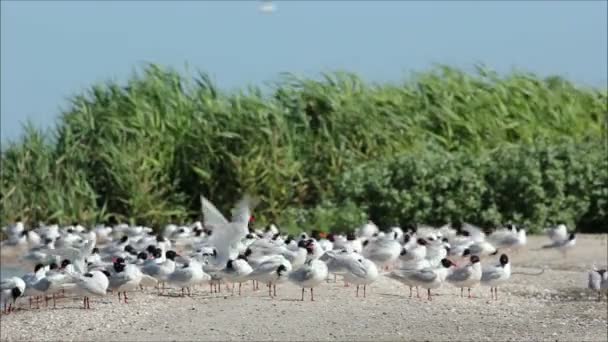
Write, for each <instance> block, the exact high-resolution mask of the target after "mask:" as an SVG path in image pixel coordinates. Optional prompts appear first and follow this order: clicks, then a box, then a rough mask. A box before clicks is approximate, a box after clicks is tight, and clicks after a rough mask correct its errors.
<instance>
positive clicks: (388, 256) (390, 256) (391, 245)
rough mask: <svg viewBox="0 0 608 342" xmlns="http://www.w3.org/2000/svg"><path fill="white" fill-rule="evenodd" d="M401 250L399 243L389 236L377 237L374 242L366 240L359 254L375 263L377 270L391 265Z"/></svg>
mask: <svg viewBox="0 0 608 342" xmlns="http://www.w3.org/2000/svg"><path fill="white" fill-rule="evenodd" d="M401 249H402V248H401V244H400V243H399V241H397V240H395V239H394V238H393V235H392V234H389V236H383V237H379V238H377V239H375V240H371V241H370V240H367V241H366V243H364V246H363V251H362V252H361V254H362V255H363V256H364V257H365V258H367V259H369V260H371V261H373V262H374V263H376V265H377V266H378V267H379V268H384V267H389V266H392V265H393V263H394V262H395V260H397V258H398V257H399V253H401Z"/></svg>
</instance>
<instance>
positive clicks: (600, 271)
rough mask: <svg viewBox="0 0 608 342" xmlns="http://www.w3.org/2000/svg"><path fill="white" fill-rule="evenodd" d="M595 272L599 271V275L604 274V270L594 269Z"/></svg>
mask: <svg viewBox="0 0 608 342" xmlns="http://www.w3.org/2000/svg"><path fill="white" fill-rule="evenodd" d="M595 272H597V273H599V274H600V276H602V277H603V276H604V273H606V270H596V271H595Z"/></svg>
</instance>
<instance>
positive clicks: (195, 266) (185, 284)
mask: <svg viewBox="0 0 608 342" xmlns="http://www.w3.org/2000/svg"><path fill="white" fill-rule="evenodd" d="M210 280H211V276H210V275H209V274H206V273H205V272H204V271H203V265H202V264H201V263H200V262H199V261H198V260H196V259H191V260H189V262H187V263H186V264H184V265H183V266H182V267H176V268H175V270H174V271H173V272H172V273H171V274H169V275H168V276H167V282H168V283H169V284H173V285H176V286H177V287H178V288H181V290H182V297H183V296H184V288H185V289H186V290H188V296H190V295H191V291H190V288H191V287H192V286H194V285H198V284H201V283H203V282H208V281H210Z"/></svg>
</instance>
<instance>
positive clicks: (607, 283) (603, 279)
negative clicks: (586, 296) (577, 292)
mask: <svg viewBox="0 0 608 342" xmlns="http://www.w3.org/2000/svg"><path fill="white" fill-rule="evenodd" d="M588 287H589V289H591V290H595V291H597V301H598V302H600V301H601V300H602V292H606V291H608V272H606V270H597V269H595V267H594V270H592V271H590V272H589V284H588Z"/></svg>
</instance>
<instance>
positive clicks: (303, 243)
mask: <svg viewBox="0 0 608 342" xmlns="http://www.w3.org/2000/svg"><path fill="white" fill-rule="evenodd" d="M306 245H308V242H307V241H306V240H300V241H298V247H300V248H306Z"/></svg>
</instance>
